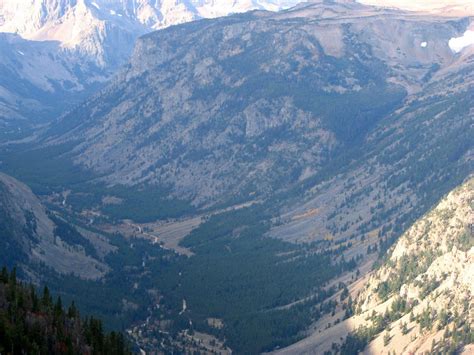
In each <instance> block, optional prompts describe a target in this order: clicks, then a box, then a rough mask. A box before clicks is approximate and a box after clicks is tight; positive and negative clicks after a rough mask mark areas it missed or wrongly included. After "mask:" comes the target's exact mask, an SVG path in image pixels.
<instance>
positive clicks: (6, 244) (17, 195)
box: [0, 173, 113, 280]
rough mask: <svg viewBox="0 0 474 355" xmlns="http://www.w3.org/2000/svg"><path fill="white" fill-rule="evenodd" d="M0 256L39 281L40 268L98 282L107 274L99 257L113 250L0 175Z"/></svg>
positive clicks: (27, 190)
mask: <svg viewBox="0 0 474 355" xmlns="http://www.w3.org/2000/svg"><path fill="white" fill-rule="evenodd" d="M0 216H1V218H0V246H1V248H0V256H1V260H2V262H6V263H8V265H11V266H16V267H19V268H21V269H22V271H23V272H24V275H28V277H29V278H31V279H34V280H37V279H38V278H41V265H43V266H46V267H48V268H51V269H53V270H54V271H56V272H58V273H61V274H74V275H77V276H79V277H81V278H85V279H98V278H100V277H102V276H103V275H104V274H105V273H106V272H107V271H108V269H109V268H108V266H107V265H106V264H104V263H103V262H102V261H101V259H102V257H103V256H104V255H105V254H106V253H107V252H109V251H111V250H112V249H113V248H112V247H110V246H109V245H108V243H107V241H105V240H103V239H102V238H100V236H98V235H94V234H92V233H91V234H84V235H83V234H80V233H79V232H78V231H77V230H76V229H75V228H74V227H73V226H71V225H70V224H68V223H66V222H65V221H64V220H62V219H61V218H60V217H57V216H55V215H54V214H52V213H50V212H48V211H47V210H46V208H45V207H44V206H43V205H42V204H41V202H40V201H39V200H38V199H37V197H36V196H35V195H34V194H33V193H32V192H31V190H30V189H29V188H28V187H27V186H26V185H24V184H22V183H20V182H19V181H17V180H15V179H13V178H12V177H10V176H8V175H5V174H3V173H0Z"/></svg>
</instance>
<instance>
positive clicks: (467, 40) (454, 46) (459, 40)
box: [449, 30, 474, 53]
mask: <svg viewBox="0 0 474 355" xmlns="http://www.w3.org/2000/svg"><path fill="white" fill-rule="evenodd" d="M473 44H474V31H470V30H468V31H466V32H464V34H463V35H462V36H461V37H453V38H451V39H450V40H449V48H451V50H452V51H453V52H454V53H459V52H461V51H462V50H463V49H464V48H466V47H468V46H471V45H473Z"/></svg>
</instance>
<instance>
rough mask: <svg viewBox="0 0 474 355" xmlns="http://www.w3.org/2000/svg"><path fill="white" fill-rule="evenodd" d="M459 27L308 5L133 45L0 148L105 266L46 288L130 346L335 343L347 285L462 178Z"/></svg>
mask: <svg viewBox="0 0 474 355" xmlns="http://www.w3.org/2000/svg"><path fill="white" fill-rule="evenodd" d="M97 5H98V7H99V8H100V7H103V4H102V3H97ZM104 6H105V5H104ZM472 22H473V18H471V17H458V16H454V15H450V16H438V15H434V14H432V13H426V12H408V11H402V10H397V9H393V8H382V9H381V8H377V7H371V6H365V5H361V4H358V3H354V2H350V1H320V2H315V3H310V4H300V5H299V6H298V7H296V8H292V9H289V10H285V11H283V12H279V13H270V12H267V11H254V12H250V13H244V14H234V15H231V16H228V17H225V18H216V19H205V20H201V21H195V22H191V23H186V24H182V25H177V26H170V27H167V28H165V29H162V30H160V31H156V32H152V33H149V34H146V35H144V36H142V37H140V39H139V40H138V41H137V44H136V46H135V49H134V52H133V55H132V58H131V61H130V62H129V63H128V64H127V65H126V66H125V68H124V70H123V71H122V72H121V73H120V74H118V75H117V76H116V77H115V78H114V79H113V80H112V81H111V82H110V83H108V84H107V85H106V86H105V87H104V88H103V89H102V90H100V91H98V92H97V93H96V94H94V95H93V96H91V97H90V98H88V99H87V100H86V101H84V102H83V103H81V104H80V105H78V106H76V107H71V109H70V111H69V112H68V113H66V114H65V115H63V116H61V117H59V118H57V119H56V120H54V121H53V122H52V123H51V124H49V125H47V126H44V127H42V128H41V129H38V130H37V131H36V132H35V135H34V136H32V137H29V139H25V140H22V141H17V142H10V143H9V144H4V145H2V146H1V147H0V168H1V169H2V171H5V172H6V173H8V174H10V175H11V176H14V177H15V178H18V179H19V180H21V181H23V182H24V183H26V184H28V185H29V186H31V188H32V189H33V191H34V193H35V194H36V195H37V196H38V198H37V199H36V201H37V202H38V199H39V200H40V201H41V203H40V207H41V206H42V207H43V208H45V210H47V211H49V212H45V214H46V218H47V219H49V220H51V222H52V223H54V225H55V226H56V228H57V229H58V231H57V233H56V234H57V235H59V238H60V239H61V241H62V240H66V241H67V243H68V245H69V246H70V248H69V249H68V250H74V251H77V252H78V254H80V255H81V257H84V256H86V257H90V258H91V259H93V260H96V261H97V262H101V263H103V264H106V266H107V267H108V269H107V270H106V272H104V274H103V275H99V276H98V277H97V278H96V280H94V279H89V280H84V278H80V277H78V276H80V275H69V274H67V273H64V272H62V271H61V270H60V269H59V270H58V271H59V272H58V273H55V274H54V275H53V276H51V275H48V276H49V278H48V283H49V284H50V285H53V286H54V287H55V289H58V290H61V292H62V294H63V293H64V294H67V295H68V296H69V297H70V296H71V295H74V296H75V297H77V299H78V303H79V301H80V302H81V303H82V304H85V305H86V306H87V307H86V308H87V309H88V310H92V311H93V313H94V314H100V315H101V316H105V317H107V319H108V322H110V323H113V324H114V325H115V326H117V327H120V328H122V329H127V334H129V336H130V338H131V339H133V341H134V342H135V343H137V344H138V345H139V346H140V348H142V349H144V350H145V351H147V352H148V351H150V352H158V351H161V352H164V353H171V352H176V351H178V352H192V351H199V352H201V351H202V352H206V351H208V352H213V351H219V352H222V353H229V352H230V349H231V351H232V352H234V353H244V354H253V353H260V352H268V351H276V350H279V349H283V350H284V351H286V350H288V351H289V352H291V351H292V349H295V348H285V347H288V346H290V345H291V344H293V343H296V344H297V345H295V346H297V347H300V346H302V344H303V348H302V349H304V348H305V346H306V345H304V344H310V345H309V352H310V353H314V352H315V351H313V350H312V349H319V348H321V349H322V347H320V345H318V344H320V343H321V342H323V343H324V350H329V349H330V348H331V347H332V343H335V345H334V348H336V347H341V346H342V343H343V339H344V337H345V336H346V335H347V334H348V333H349V332H351V331H355V329H356V327H355V328H354V327H352V328H351V327H350V324H348V322H345V323H344V322H343V320H344V318H348V319H349V318H350V319H352V320H351V321H350V322H353V321H355V320H354V319H355V318H352V317H353V316H354V313H355V312H356V311H357V312H358V311H359V308H360V307H361V305H362V304H363V302H362V301H361V300H359V299H358V298H357V290H361V292H362V291H363V289H362V288H361V287H360V286H361V285H362V283H363V282H362V281H363V280H360V278H364V277H366V275H367V273H369V272H370V270H371V267H372V265H373V264H374V262H376V259H377V256H379V255H380V256H382V255H384V254H385V251H386V250H387V249H388V248H389V247H390V246H391V245H392V244H393V243H394V242H396V240H397V239H398V237H400V235H402V234H403V232H404V231H405V230H407V229H408V227H409V226H411V225H412V224H413V222H414V221H415V220H416V219H417V218H419V217H420V216H422V215H423V214H424V213H426V212H427V211H428V210H429V209H431V208H432V207H433V205H434V204H436V203H437V201H439V199H440V198H441V197H442V196H443V195H445V194H446V193H447V192H449V191H450V190H451V189H453V188H454V187H455V186H458V185H459V184H461V182H462V181H464V180H465V179H466V178H467V177H468V176H469V175H470V174H472V172H473V171H474V169H473V168H474V166H473V151H474V149H473V142H472V136H473V133H474V132H473V127H472V110H473V106H472V105H473V102H474V97H473V93H474V90H473V86H474V71H473V69H474V68H473V63H474V61H473V56H474V50H473V47H472V45H471V44H470V42H469V38H470V31H472ZM29 193H30V194H31V191H30V192H29ZM27 195H28V194H27ZM6 196H8V194H6ZM32 199H33V197H32ZM17 200H18V199H17ZM6 201H7V202H5V203H4V204H2V206H3V205H5V206H7V207H6V208H5V207H3V209H4V210H6V211H7V212H6V213H5V215H6V216H22V215H25V214H26V212H25V211H23V210H22V209H21V205H22V204H20V205H19V206H18V208H17V209H19V211H20V212H15V213H13V212H12V211H10V208H8V206H10V205H13V206H15V204H12V202H9V201H15V198H13V197H10V198H9V199H8V200H6ZM19 201H21V200H19ZM40 207H38V208H40ZM27 210H28V209H27ZM37 216H38V217H37V219H38V220H39V215H37ZM8 218H9V219H10V220H11V219H12V218H11V217H8ZM22 218H23V217H21V218H19V220H20V222H22V221H23V219H22ZM6 220H8V219H6ZM13 220H14V219H13ZM24 220H27V218H26V217H24ZM61 221H63V222H64V223H65V224H66V226H64V225H62V224H61ZM22 223H23V224H21V223H19V222H14V224H13V226H14V225H19V226H20V227H21V228H16V229H15V228H13V227H12V226H7V227H6V228H5V229H6V230H7V231H8V230H13V231H15V234H14V236H15V237H16V236H18V235H19V236H20V237H19V238H14V240H29V239H28V236H29V234H28V233H26V234H25V232H24V230H25V228H24V227H22V226H25V225H27V224H26V222H22ZM58 224H59V225H61V226H62V228H58V227H61V226H59V225H58ZM69 227H71V228H69ZM72 228H74V229H75V230H76V232H78V233H79V234H81V235H83V237H86V236H87V235H88V233H86V235H84V234H83V233H84V232H87V231H88V232H89V233H90V232H93V233H95V234H98V235H100V236H104V237H105V238H106V239H105V240H106V241H108V244H112V245H113V246H114V247H116V248H114V249H113V250H114V252H110V253H108V254H107V255H104V254H100V253H99V250H98V248H91V247H90V245H89V244H88V243H86V242H85V241H84V238H81V237H80V236H79V235H77V234H76V233H75V232H74V231H72V230H71V229H72ZM52 229H53V234H54V229H55V228H54V227H53V228H52ZM27 230H28V229H27ZM30 230H31V228H30ZM49 230H51V228H50V229H49ZM84 230H85V231H84ZM95 234H94V235H95ZM50 235H51V233H49V234H47V236H50ZM96 238H98V237H95V238H94V239H88V240H89V241H90V242H91V243H92V244H93V247H94V246H95V244H94V243H93V241H95V240H96ZM6 240H8V239H6ZM24 244H26V243H24ZM24 244H20V246H15V248H16V250H26V252H24V253H25V254H26V256H27V258H23V259H26V260H30V259H28V249H27V248H25V247H24V246H23V245H24ZM33 246H35V244H33ZM20 248H23V249H20ZM94 249H95V252H96V253H97V255H95V254H94ZM107 250H110V249H107ZM13 255H16V254H15V253H13ZM6 258H11V255H7V256H6ZM14 261H17V260H14ZM34 261H35V260H34V259H33V260H32V262H34ZM28 264H29V263H28ZM27 266H29V265H27ZM53 266H54V265H53ZM53 266H52V267H53ZM448 271H449V269H448ZM449 272H450V271H449ZM58 274H59V276H58ZM430 275H431V274H430ZM354 280H357V282H358V283H357V285H359V289H353V286H349V284H351V281H354ZM381 280H382V281H381V282H383V281H386V280H385V279H381ZM374 282H375V281H374ZM354 287H356V286H354ZM382 288H386V287H385V286H381V289H382ZM389 291H390V292H391V290H389ZM364 292H365V291H364ZM367 292H369V291H367ZM361 294H362V293H361ZM349 295H350V296H351V297H350V298H349ZM385 296H387V295H385ZM388 297H391V296H388ZM356 299H357V300H356ZM381 302H383V300H381ZM395 303H396V304H397V302H395ZM354 305H357V307H354ZM369 306H370V307H371V305H369V304H368V307H369ZM396 307H405V306H401V305H398V306H396ZM400 309H402V308H396V310H400ZM364 315H365V313H364ZM356 316H357V315H356ZM374 317H375V318H374V319H380V317H377V316H376V315H375V316H374ZM393 317H394V316H393ZM359 318H360V317H359ZM359 318H357V319H359ZM365 318H367V317H365ZM365 318H364V319H365ZM420 319H421V318H420ZM425 320H426V319H425ZM425 320H423V322H425ZM377 322H378V320H377ZM339 324H341V325H340V326H339ZM351 324H352V323H351ZM354 324H355V323H354ZM359 324H360V325H362V324H365V323H359ZM359 324H356V325H359ZM423 324H424V325H423V329H426V327H425V324H426V323H423ZM367 325H368V326H371V324H367ZM326 327H327V328H328V331H324V330H325V328H326ZM314 329H316V333H315V334H313V335H314V337H317V339H318V340H317V344H315V343H312V341H313V340H312V339H314V338H313V337H310V338H308V339H305V340H304V341H303V343H298V341H299V340H301V339H302V338H303V337H305V336H306V335H309V334H312V333H313V330H314ZM377 329H378V328H377ZM319 331H321V336H320V335H319ZM465 334H466V332H464V331H462V333H461V331H460V333H459V334H458V335H459V336H461V335H462V337H463V339H464V337H465ZM367 335H369V336H367ZM373 335H375V333H374V332H373V331H372V330H370V331H369V330H367V332H365V333H364V331H361V332H360V334H359V333H354V334H352V336H351V337H349V339H348V340H347V342H346V344H354V343H357V344H359V345H360V344H363V345H365V344H364V343H365V342H368V341H369V340H370V339H371V336H373ZM393 335H394V334H391V335H390V336H393ZM341 337H342V338H343V339H340V338H341ZM338 339H339V340H338ZM382 340H383V335H382ZM463 341H464V340H463ZM308 342H309V343H308ZM351 342H352V343H351ZM388 342H390V339H389V340H388ZM359 345H357V346H359ZM341 349H342V348H341ZM333 350H334V349H333ZM333 350H331V351H333ZM316 353H319V352H318V351H316ZM323 353H324V351H323Z"/></svg>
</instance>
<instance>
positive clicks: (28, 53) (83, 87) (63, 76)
mask: <svg viewBox="0 0 474 355" xmlns="http://www.w3.org/2000/svg"><path fill="white" fill-rule="evenodd" d="M0 48H1V51H2V55H1V56H0V73H1V79H0V127H1V128H2V129H1V133H0V139H2V140H3V139H7V138H10V139H12V138H15V137H17V136H22V135H24V134H26V133H29V131H28V130H29V129H30V128H31V126H32V125H40V124H44V123H45V122H47V121H48V120H51V118H52V117H56V116H58V115H60V114H61V113H62V112H64V111H65V110H66V109H68V108H70V105H71V104H73V103H78V102H80V101H81V100H83V99H85V97H86V96H87V95H88V94H91V93H92V92H94V91H95V90H97V89H98V88H100V87H101V85H103V83H104V82H105V81H106V80H108V78H109V76H110V74H111V73H110V72H107V71H105V72H104V71H103V70H102V69H100V68H99V67H97V65H95V64H94V63H92V62H87V61H85V62H84V61H83V60H82V59H81V58H78V57H76V55H75V54H74V53H71V52H67V51H64V50H62V49H61V48H60V46H59V44H58V43H56V42H53V41H42V42H39V41H29V40H25V39H23V38H21V37H20V36H18V35H16V34H8V33H0Z"/></svg>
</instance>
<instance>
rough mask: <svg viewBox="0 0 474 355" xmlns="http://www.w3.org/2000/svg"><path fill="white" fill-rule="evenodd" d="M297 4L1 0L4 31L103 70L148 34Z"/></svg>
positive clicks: (284, 0)
mask: <svg viewBox="0 0 474 355" xmlns="http://www.w3.org/2000/svg"><path fill="white" fill-rule="evenodd" d="M296 3H297V1H296V0H268V1H257V0H239V1H227V0H224V1H213V0H192V1H181V0H178V1H166V0H165V1H157V0H97V1H89V0H31V1H14V0H2V2H1V3H0V19H1V22H0V32H8V33H16V34H18V35H20V36H21V37H22V38H24V39H28V40H34V41H45V40H47V41H56V42H58V43H59V44H60V45H61V47H62V48H64V49H69V50H74V52H75V54H76V55H82V56H85V57H88V58H89V59H92V60H94V61H95V63H96V64H97V65H99V66H101V67H106V66H109V67H110V66H112V67H113V66H117V65H120V64H123V63H124V62H125V61H126V60H127V59H128V56H129V54H130V52H131V49H132V48H133V44H134V41H135V39H136V38H137V37H138V36H140V35H141V34H144V33H146V32H150V31H152V30H157V29H160V28H165V27H168V26H171V25H177V24H180V23H184V22H189V21H193V20H197V19H200V18H212V17H219V16H226V15H229V14H231V13H237V12H246V11H250V10H254V9H266V10H273V11H277V10H280V9H282V8H285V7H290V6H292V5H294V4H296Z"/></svg>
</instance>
